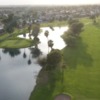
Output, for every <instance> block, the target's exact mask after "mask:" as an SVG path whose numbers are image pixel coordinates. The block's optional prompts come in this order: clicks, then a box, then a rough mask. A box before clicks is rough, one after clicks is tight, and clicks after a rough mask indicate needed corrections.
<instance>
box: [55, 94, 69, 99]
mask: <svg viewBox="0 0 100 100" xmlns="http://www.w3.org/2000/svg"><path fill="white" fill-rule="evenodd" d="M54 100H71V97H70V96H69V95H66V94H59V95H57V96H56V97H55V99H54Z"/></svg>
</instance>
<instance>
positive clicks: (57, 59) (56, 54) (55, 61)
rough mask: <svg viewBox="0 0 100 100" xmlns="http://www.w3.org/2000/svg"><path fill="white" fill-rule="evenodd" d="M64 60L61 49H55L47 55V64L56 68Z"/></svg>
mask: <svg viewBox="0 0 100 100" xmlns="http://www.w3.org/2000/svg"><path fill="white" fill-rule="evenodd" d="M61 61H62V54H61V51H60V50H58V49H53V50H52V51H51V52H50V53H49V54H48V55H47V66H48V67H51V68H56V67H57V66H58V65H60V63H61Z"/></svg>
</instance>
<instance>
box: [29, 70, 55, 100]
mask: <svg viewBox="0 0 100 100" xmlns="http://www.w3.org/2000/svg"><path fill="white" fill-rule="evenodd" d="M55 82H56V79H55V77H54V71H46V70H44V69H42V70H41V71H40V73H39V75H38V77H37V81H36V84H37V85H36V86H35V88H34V90H33V91H32V93H31V95H30V98H29V100H53V91H54V89H55Z"/></svg>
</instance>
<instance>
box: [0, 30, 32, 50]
mask: <svg viewBox="0 0 100 100" xmlns="http://www.w3.org/2000/svg"><path fill="white" fill-rule="evenodd" d="M25 33H27V29H26V28H25V29H21V30H18V29H15V31H14V32H13V33H10V34H8V33H5V34H3V35H0V48H25V47H30V46H32V45H33V42H32V40H27V39H21V38H18V37H17V36H18V35H19V34H25Z"/></svg>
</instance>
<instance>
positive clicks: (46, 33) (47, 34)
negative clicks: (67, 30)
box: [44, 30, 49, 53]
mask: <svg viewBox="0 0 100 100" xmlns="http://www.w3.org/2000/svg"><path fill="white" fill-rule="evenodd" d="M44 35H45V36H46V38H47V45H48V36H49V31H47V30H46V31H45V33H44ZM48 53H49V47H48Z"/></svg>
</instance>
